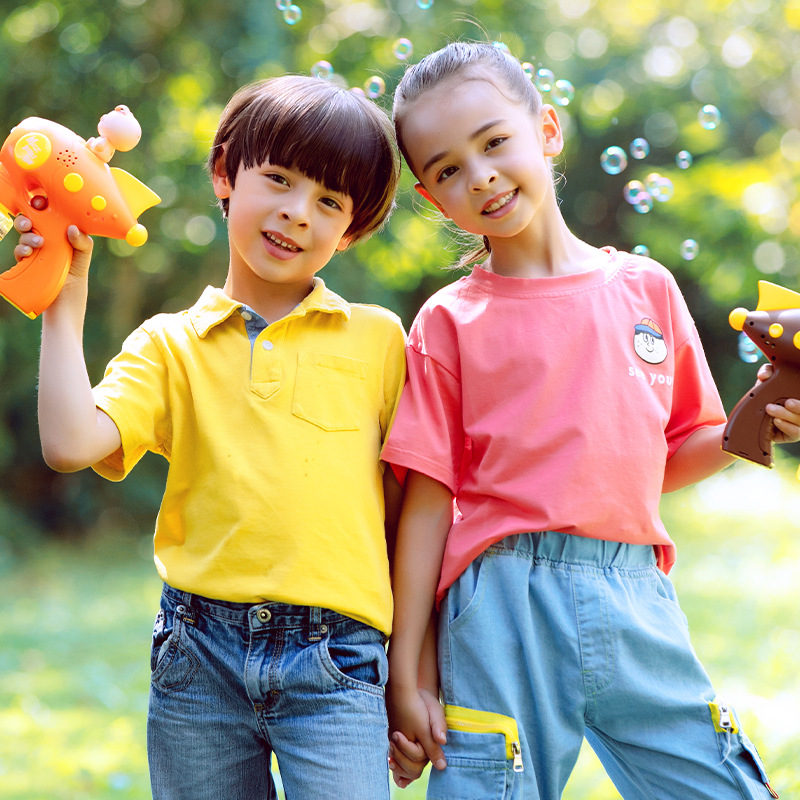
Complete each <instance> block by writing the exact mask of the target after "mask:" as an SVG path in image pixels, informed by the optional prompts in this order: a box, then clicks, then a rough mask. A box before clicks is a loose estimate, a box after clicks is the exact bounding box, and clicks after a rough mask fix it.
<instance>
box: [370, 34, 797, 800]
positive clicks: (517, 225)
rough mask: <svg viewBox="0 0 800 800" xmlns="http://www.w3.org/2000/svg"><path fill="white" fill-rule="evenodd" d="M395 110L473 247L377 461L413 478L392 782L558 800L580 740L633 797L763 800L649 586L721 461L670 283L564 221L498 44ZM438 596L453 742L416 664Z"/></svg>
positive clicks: (416, 332)
mask: <svg viewBox="0 0 800 800" xmlns="http://www.w3.org/2000/svg"><path fill="white" fill-rule="evenodd" d="M394 120H395V128H396V131H397V134H398V140H399V144H400V148H401V151H402V152H403V155H404V156H405V158H406V161H407V162H408V164H409V166H410V168H411V170H412V171H413V173H414V175H415V176H416V177H417V179H418V180H419V183H418V184H417V189H418V191H419V192H420V193H421V194H422V195H423V196H424V197H426V198H427V199H428V200H430V201H431V202H432V203H433V204H434V205H435V206H436V207H437V208H439V210H440V211H441V212H442V213H443V214H444V215H445V216H446V217H448V218H450V219H451V220H452V221H453V222H454V223H455V224H456V225H457V226H458V227H459V228H462V229H463V230H465V231H468V232H469V233H472V234H477V235H478V236H480V237H483V241H484V243H485V249H483V248H481V250H480V252H479V253H477V254H474V255H473V256H472V257H468V259H467V262H469V261H471V260H479V259H481V258H482V259H483V263H482V264H481V265H480V266H478V267H477V268H475V269H474V270H473V272H472V274H471V275H469V276H468V277H464V278H461V279H460V280H458V281H456V282H455V283H454V284H452V285H450V286H448V287H446V288H444V289H442V290H441V291H440V292H438V293H437V294H435V295H434V296H433V297H432V298H431V299H430V300H429V301H428V302H427V303H426V304H425V306H424V307H423V309H422V310H421V311H420V313H419V315H418V317H417V319H416V321H415V323H414V325H413V328H412V331H411V334H410V337H409V342H408V346H407V359H408V382H407V384H406V389H405V390H404V394H403V396H402V399H401V402H400V406H399V410H398V414H397V417H396V419H395V422H394V426H393V429H392V432H391V434H390V437H389V440H388V443H387V444H386V445H385V447H384V450H383V454H382V457H383V458H384V460H386V461H388V462H389V463H391V464H392V465H393V467H394V468H395V470H396V471H397V472H398V473H401V474H402V473H403V472H405V471H408V475H407V479H406V494H405V500H404V506H403V511H402V515H401V523H400V531H399V534H398V537H399V538H398V545H397V551H396V560H395V573H394V592H395V604H396V608H395V620H394V627H393V638H392V643H391V647H390V652H389V663H390V670H389V671H390V676H391V677H390V688H389V693H388V702H389V712H390V725H391V726H392V730H395V731H398V733H397V734H395V743H396V744H397V745H399V749H395V751H394V755H395V764H394V768H395V770H396V775H398V778H399V779H398V782H399V783H407V782H408V779H409V778H413V777H415V776H416V774H418V771H419V765H418V764H417V765H414V764H413V762H411V761H409V760H408V758H407V757H406V756H404V755H403V750H404V749H405V751H406V755H408V754H410V753H413V744H412V743H418V745H420V746H421V748H424V750H425V752H426V754H427V755H428V757H430V758H431V760H432V761H433V762H434V766H436V767H437V770H435V771H433V772H432V773H431V778H430V783H429V789H428V797H429V798H458V799H459V800H464V798H481V800H486V799H487V798H500V797H502V798H521V797H524V798H526V800H529V798H542V799H543V800H544V799H547V800H553V799H555V798H558V797H560V796H561V793H562V791H563V789H564V786H565V784H566V782H567V779H568V777H569V775H570V772H571V770H572V768H573V766H574V764H575V761H576V759H577V756H578V752H579V750H580V747H581V743H582V741H583V738H584V736H585V737H586V738H587V739H588V740H589V742H590V744H591V745H592V747H593V748H594V750H595V751H596V752H597V754H598V756H599V757H600V759H601V761H602V762H603V764H604V766H605V768H606V770H607V771H608V773H609V775H610V776H611V778H612V779H613V781H614V783H615V784H616V786H617V788H618V789H619V791H620V792H621V794H622V795H623V796H624V797H625V798H628V799H629V800H630V798H641V800H653V798H676V797H714V798H731V800H732V799H733V798H737V799H739V800H740V798H742V797H748V798H755V797H759V798H762V797H769V796H773V797H774V796H776V795H775V794H774V793H773V791H772V789H771V788H770V786H769V783H768V779H767V775H766V773H765V771H764V768H763V766H762V764H761V761H760V759H759V756H758V754H757V753H756V750H755V748H754V747H753V745H752V744H751V742H750V740H749V739H748V738H747V736H746V735H745V734H744V732H743V731H742V730H741V728H740V725H739V721H738V718H737V717H736V715H735V713H734V712H733V710H732V709H731V708H730V707H728V706H726V705H725V704H724V703H723V702H721V701H720V700H718V699H717V698H716V696H715V693H714V690H713V688H712V686H711V683H710V682H709V679H708V677H707V676H706V673H705V671H704V670H703V668H702V666H701V665H700V663H699V662H698V660H697V658H696V656H695V654H694V651H693V649H692V646H691V644H690V641H689V636H688V627H687V622H686V618H685V616H684V615H683V612H682V611H681V609H680V607H679V606H678V603H677V600H676V598H675V593H674V590H673V588H672V585H671V583H670V581H669V579H668V577H667V573H668V572H669V570H670V568H671V566H672V564H673V563H674V561H675V546H674V544H673V542H672V541H671V539H670V538H669V536H668V535H667V532H666V530H665V529H664V526H663V523H662V521H661V519H660V518H659V514H658V504H659V499H660V496H661V493H662V491H671V490H674V489H677V488H679V487H681V486H685V485H687V484H690V483H693V482H694V481H697V480H699V479H701V478H703V477H706V476H708V475H711V474H713V473H715V472H717V471H718V470H720V469H722V468H723V467H724V466H726V465H727V464H728V463H729V461H730V457H729V456H728V455H726V454H725V453H723V452H722V451H721V450H720V443H721V437H722V430H723V428H724V425H725V413H724V411H723V408H722V403H721V402H720V398H719V395H718V393H717V390H716V388H715V386H714V382H713V380H712V378H711V375H710V372H709V369H708V366H707V364H706V360H705V357H704V354H703V350H702V347H701V345H700V341H699V339H698V335H697V331H696V329H695V326H694V324H693V322H692V319H691V317H690V316H689V313H688V311H687V309H686V305H685V303H684V300H683V298H682V296H681V294H680V291H679V290H678V287H677V285H676V283H675V280H674V279H673V277H672V276H671V275H670V273H669V272H667V270H666V269H665V268H664V267H662V266H661V265H659V264H657V263H655V262H653V261H651V260H649V259H646V258H642V257H637V256H632V255H629V254H627V253H621V252H618V251H616V250H614V249H613V248H611V247H606V248H602V249H597V248H595V247H593V246H591V245H589V244H587V243H586V242H583V241H581V240H580V239H578V238H577V237H576V236H574V235H573V234H572V233H571V232H570V231H569V229H568V228H567V226H566V224H565V222H564V219H563V218H562V216H561V213H560V211H559V207H558V202H557V198H556V194H555V190H554V186H553V181H552V174H551V167H550V159H551V158H552V157H554V156H557V155H558V154H559V153H560V152H561V148H562V145H563V140H562V133H561V128H560V125H559V120H558V117H557V116H556V113H555V111H554V110H553V108H552V107H550V106H548V105H543V104H542V100H541V97H540V96H539V95H538V93H537V91H536V89H535V88H534V86H533V85H532V83H531V82H530V80H529V79H528V78H527V76H526V75H525V73H524V72H523V70H522V68H521V66H520V65H519V63H518V62H517V61H516V60H515V59H513V58H512V57H510V56H509V55H508V54H507V53H505V52H504V51H502V50H500V49H498V48H496V47H493V46H491V45H486V44H465V43H455V44H450V45H448V46H447V47H445V48H444V49H442V50H440V51H438V52H436V53H434V54H432V55H430V56H428V57H427V58H425V59H423V60H422V61H421V62H420V63H419V64H417V65H416V66H415V67H413V68H411V69H409V70H408V72H407V73H406V75H405V76H404V78H403V80H402V81H401V83H400V85H399V87H398V89H397V93H396V96H395V103H394ZM768 412H769V413H770V414H771V415H772V417H773V418H774V428H775V433H774V438H775V441H779V442H785V441H794V440H797V439H798V437H800V427H798V426H799V425H800V401H798V400H789V401H787V402H786V405H785V407H784V406H769V407H768ZM454 499H455V508H456V514H455V516H453V513H452V509H453V501H454ZM437 585H438V588H437ZM434 597H435V604H436V605H437V606H438V607H439V611H440V615H439V619H440V626H439V635H438V668H439V681H440V689H441V694H442V696H443V699H444V702H445V709H444V713H445V717H446V725H447V732H446V736H445V733H444V721H443V720H442V714H441V709H440V707H439V706H438V703H437V702H436V697H437V692H438V688H439V687H437V686H436V685H435V679H434V678H433V677H432V675H435V672H434V671H433V670H431V669H430V664H429V662H428V661H427V660H426V657H425V655H424V654H425V653H427V649H426V647H425V644H424V643H425V642H426V641H429V640H430V637H427V638H426V628H427V624H428V620H429V618H430V615H431V609H432V606H433V605H434ZM418 675H419V676H421V677H420V681H419V685H418ZM445 738H446V746H445V748H444V755H445V757H446V763H447V766H446V768H443V767H444V758H443V756H442V750H441V748H440V746H439V745H440V743H443V742H444V741H445ZM420 752H421V750H420Z"/></svg>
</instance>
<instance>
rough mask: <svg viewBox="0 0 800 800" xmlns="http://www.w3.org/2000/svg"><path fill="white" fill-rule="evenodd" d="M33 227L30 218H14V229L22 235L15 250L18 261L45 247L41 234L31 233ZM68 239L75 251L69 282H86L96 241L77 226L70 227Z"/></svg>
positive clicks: (21, 216) (20, 216) (68, 277)
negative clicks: (72, 280)
mask: <svg viewBox="0 0 800 800" xmlns="http://www.w3.org/2000/svg"><path fill="white" fill-rule="evenodd" d="M32 227H33V223H32V222H31V221H30V219H28V217H26V216H24V215H22V214H20V215H19V216H17V217H15V218H14V228H15V229H16V230H17V232H18V233H19V234H20V237H19V244H18V245H17V246H16V247H15V248H14V258H15V259H16V260H17V261H21V260H22V259H23V258H27V257H28V256H30V255H32V254H33V251H34V250H38V249H39V248H40V247H42V246H43V245H44V239H43V238H42V237H41V236H39V234H36V233H31V232H30V231H31V228H32ZM67 239H68V240H69V243H70V244H71V245H72V249H73V251H74V252H73V256H72V264H71V265H70V268H69V274H68V275H67V281H70V279H77V280H80V281H85V280H86V276H87V275H88V274H89V263H90V262H91V259H92V249H93V247H94V241H93V240H92V238H91V237H90V236H87V235H86V234H85V233H81V232H80V230H78V227H77V225H70V226H69V228H68V229H67Z"/></svg>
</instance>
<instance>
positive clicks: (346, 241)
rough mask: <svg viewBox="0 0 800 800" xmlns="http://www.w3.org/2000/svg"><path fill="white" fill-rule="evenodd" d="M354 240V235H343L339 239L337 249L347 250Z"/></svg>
mask: <svg viewBox="0 0 800 800" xmlns="http://www.w3.org/2000/svg"><path fill="white" fill-rule="evenodd" d="M352 241H353V237H352V236H342V238H341V239H340V240H339V244H337V245H336V249H337V250H338V251H339V252H340V253H341V252H342V251H343V250H347V248H348V247H350V244H351V243H352Z"/></svg>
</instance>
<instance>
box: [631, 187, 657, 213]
mask: <svg viewBox="0 0 800 800" xmlns="http://www.w3.org/2000/svg"><path fill="white" fill-rule="evenodd" d="M631 205H632V206H633V210H634V211H635V212H636V213H637V214H649V213H650V211H652V210H653V195H651V194H650V192H647V191H644V192H639V194H638V195H637V196H636V200H635V201H634V202H633V203H631Z"/></svg>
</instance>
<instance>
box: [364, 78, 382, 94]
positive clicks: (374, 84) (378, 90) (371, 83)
mask: <svg viewBox="0 0 800 800" xmlns="http://www.w3.org/2000/svg"><path fill="white" fill-rule="evenodd" d="M364 91H365V92H366V93H367V97H371V98H372V99H373V100H374V99H375V98H376V97H380V96H381V95H382V94H383V93H384V92H385V91H386V81H384V80H383V78H381V76H380V75H373V76H372V77H371V78H367V80H366V82H365V83H364Z"/></svg>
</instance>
